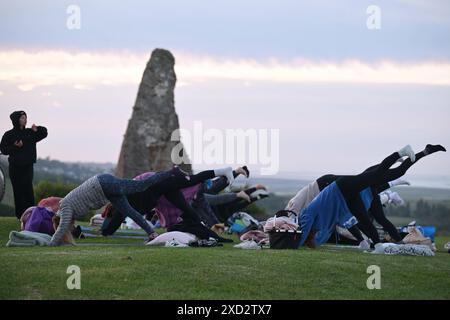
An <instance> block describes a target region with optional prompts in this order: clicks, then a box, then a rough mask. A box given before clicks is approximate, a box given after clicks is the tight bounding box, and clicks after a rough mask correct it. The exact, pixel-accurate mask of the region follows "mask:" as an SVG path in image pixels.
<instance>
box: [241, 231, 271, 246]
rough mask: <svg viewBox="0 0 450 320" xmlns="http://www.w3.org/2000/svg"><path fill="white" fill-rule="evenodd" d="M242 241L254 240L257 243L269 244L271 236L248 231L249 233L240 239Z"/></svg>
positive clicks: (260, 232)
mask: <svg viewBox="0 0 450 320" xmlns="http://www.w3.org/2000/svg"><path fill="white" fill-rule="evenodd" d="M240 240H241V241H249V240H253V241H255V242H256V243H260V242H264V243H268V242H269V235H268V234H267V233H265V232H262V231H260V230H251V231H248V232H247V233H244V234H243V235H242V236H241V237H240Z"/></svg>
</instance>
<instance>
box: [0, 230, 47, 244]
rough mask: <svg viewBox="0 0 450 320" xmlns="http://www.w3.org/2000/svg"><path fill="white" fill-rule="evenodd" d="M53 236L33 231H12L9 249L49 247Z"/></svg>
mask: <svg viewBox="0 0 450 320" xmlns="http://www.w3.org/2000/svg"><path fill="white" fill-rule="evenodd" d="M51 239H52V237H51V236H49V235H48V234H45V233H39V232H31V231H11V233H10V234H9V241H8V243H7V244H6V246H7V247H34V246H48V244H49V243H50V240H51Z"/></svg>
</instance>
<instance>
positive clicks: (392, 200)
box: [389, 192, 405, 206]
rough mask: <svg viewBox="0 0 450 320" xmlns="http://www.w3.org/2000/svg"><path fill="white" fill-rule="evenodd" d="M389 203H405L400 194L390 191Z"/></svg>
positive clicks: (398, 204) (399, 204)
mask: <svg viewBox="0 0 450 320" xmlns="http://www.w3.org/2000/svg"><path fill="white" fill-rule="evenodd" d="M389 203H392V204H394V205H396V206H403V205H404V204H405V201H404V200H403V199H402V198H401V197H400V195H399V194H398V193H397V192H390V193H389Z"/></svg>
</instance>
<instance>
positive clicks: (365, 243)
mask: <svg viewBox="0 0 450 320" xmlns="http://www.w3.org/2000/svg"><path fill="white" fill-rule="evenodd" d="M358 249H359V250H361V251H369V250H370V243H369V241H368V240H363V241H361V242H360V243H359V246H358Z"/></svg>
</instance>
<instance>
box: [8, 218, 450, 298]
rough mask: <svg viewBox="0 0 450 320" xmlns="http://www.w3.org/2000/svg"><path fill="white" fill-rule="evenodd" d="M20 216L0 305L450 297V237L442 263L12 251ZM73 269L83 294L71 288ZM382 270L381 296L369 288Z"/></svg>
mask: <svg viewBox="0 0 450 320" xmlns="http://www.w3.org/2000/svg"><path fill="white" fill-rule="evenodd" d="M18 228H19V224H18V223H17V221H16V220H15V219H14V218H0V270H2V272H1V273H0V299H251V300H258V299H277V300H278V299H450V254H448V253H445V252H444V251H443V245H444V243H446V242H448V241H450V238H439V240H438V242H437V246H438V248H439V250H440V252H438V253H437V255H436V257H431V258H430V257H403V256H377V255H372V254H368V253H360V252H354V251H351V250H342V249H341V250H339V249H336V248H329V247H327V248H321V249H319V250H315V251H313V250H308V249H303V250H295V251H275V250H259V251H245V250H239V249H234V248H233V247H232V246H231V245H226V246H225V247H222V248H187V249H186V248H149V247H145V246H143V245H142V243H141V241H139V240H122V239H120V240H119V239H89V240H80V241H78V243H79V245H78V246H76V247H59V248H48V247H47V248H37V247H36V248H7V247H5V245H6V242H7V239H8V234H9V232H10V231H11V230H17V229H18ZM69 265H77V266H79V267H80V268H81V290H68V289H67V286H66V280H67V278H68V277H69V275H68V274H67V273H66V271H67V267H68V266H69ZM370 265H378V266H379V267H380V268H381V290H369V289H367V286H366V281H367V278H368V277H369V274H367V272H366V271H367V267H368V266H370Z"/></svg>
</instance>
